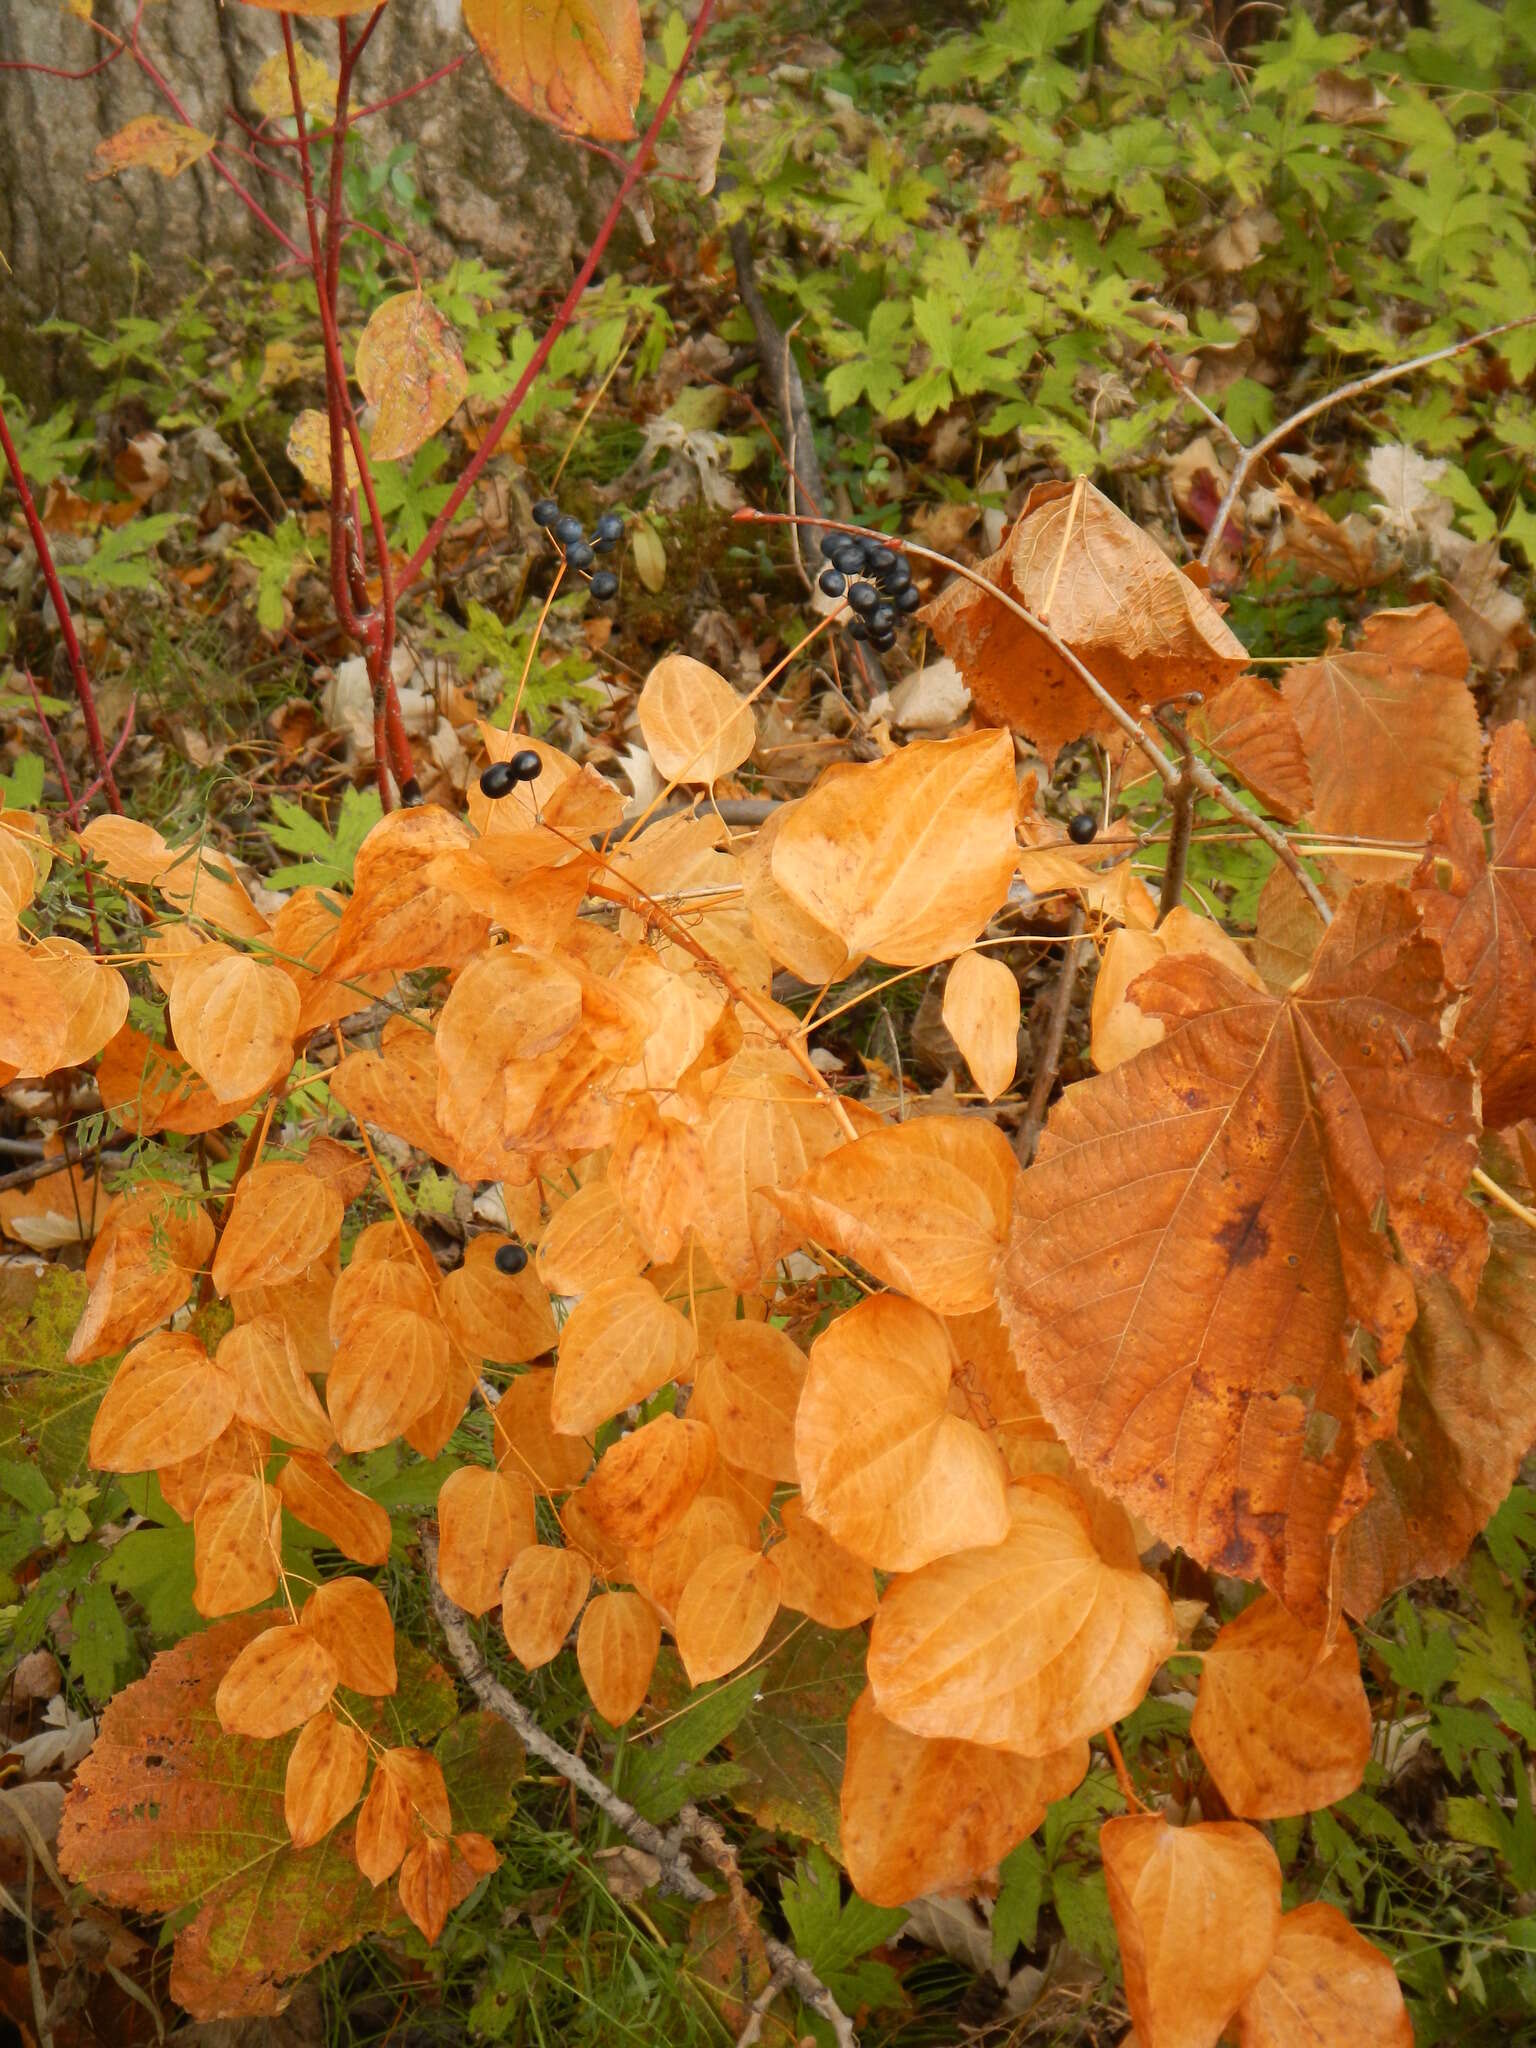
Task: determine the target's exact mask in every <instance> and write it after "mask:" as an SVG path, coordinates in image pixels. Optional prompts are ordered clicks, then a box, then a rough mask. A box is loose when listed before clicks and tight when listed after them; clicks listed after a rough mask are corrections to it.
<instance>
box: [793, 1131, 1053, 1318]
mask: <svg viewBox="0 0 1536 2048" xmlns="http://www.w3.org/2000/svg"><path fill="white" fill-rule="evenodd" d="M1018 1177H1019V1174H1018V1163H1017V1161H1016V1160H1015V1159H1014V1156H1013V1148H1012V1146H1010V1144H1009V1143H1008V1140H1007V1139H1006V1138H1005V1137H1004V1136H1003V1134H1002V1132H1001V1131H1000V1130H999V1129H998V1128H997V1126H996V1125H995V1124H992V1123H988V1122H985V1121H983V1120H982V1119H981V1118H979V1117H955V1116H922V1117H914V1118H913V1119H912V1120H911V1122H910V1123H905V1124H890V1125H887V1126H885V1127H884V1128H882V1129H880V1130H876V1131H870V1132H869V1133H868V1134H867V1135H866V1136H864V1137H862V1138H856V1139H855V1140H854V1141H853V1142H852V1143H851V1144H848V1145H841V1146H839V1147H838V1149H837V1150H836V1151H834V1152H829V1153H828V1154H827V1155H826V1156H825V1157H824V1158H822V1159H819V1160H817V1162H816V1163H815V1165H814V1166H812V1167H811V1169H810V1171H809V1172H808V1173H807V1174H806V1175H805V1176H804V1177H803V1179H801V1180H800V1181H799V1183H798V1184H797V1185H795V1186H793V1187H789V1188H785V1187H783V1186H780V1187H776V1188H774V1189H773V1190H772V1195H773V1200H774V1202H775V1204H776V1205H777V1207H778V1208H779V1209H780V1210H781V1211H782V1212H783V1213H784V1215H785V1216H786V1217H787V1218H788V1219H789V1220H790V1221H791V1222H792V1223H793V1224H795V1225H796V1227H797V1228H798V1229H799V1230H800V1231H801V1232H802V1233H803V1234H804V1236H806V1237H808V1238H814V1239H815V1241H816V1242H817V1243H818V1244H823V1245H826V1246H827V1247H828V1248H829V1249H830V1250H832V1251H837V1252H842V1253H844V1254H845V1255H846V1256H847V1257H849V1258H852V1259H857V1260H858V1262H859V1264H860V1265H861V1266H865V1267H867V1268H868V1269H869V1271H870V1272H871V1273H873V1274H874V1275H875V1276H876V1277H877V1278H878V1279H881V1280H884V1281H885V1282H886V1283H887V1284H888V1285H889V1286H891V1287H899V1288H900V1289H901V1291H902V1292H903V1293H904V1294H910V1295H911V1296H912V1297H913V1298H914V1300H917V1301H920V1302H922V1303H923V1305H924V1306H925V1307H927V1308H930V1309H933V1310H934V1311H935V1313H937V1314H939V1315H946V1316H960V1315H969V1314H971V1313H973V1312H974V1311H976V1310H979V1309H983V1308H985V1307H986V1306H987V1304H988V1303H989V1302H990V1301H991V1300H992V1296H993V1291H994V1287H995V1284H996V1277H997V1261H998V1255H999V1252H1000V1251H1001V1249H1002V1245H1003V1242H1004V1239H1005V1237H1006V1235H1007V1230H1008V1211H1009V1204H1010V1202H1011V1199H1012V1196H1013V1190H1014V1186H1015V1183H1016V1182H1017V1180H1018Z"/></svg>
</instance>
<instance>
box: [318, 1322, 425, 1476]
mask: <svg viewBox="0 0 1536 2048" xmlns="http://www.w3.org/2000/svg"><path fill="white" fill-rule="evenodd" d="M447 1372H448V1333H447V1331H446V1330H445V1329H444V1328H443V1326H442V1324H441V1323H440V1322H437V1321H435V1320H434V1319H433V1318H432V1317H430V1316H423V1315H418V1314H417V1313H416V1311H415V1310H414V1309H408V1308H389V1309H381V1310H380V1311H379V1313H378V1314H377V1315H375V1316H372V1317H370V1318H369V1319H368V1320H367V1321H366V1322H362V1323H360V1324H359V1325H358V1326H357V1327H356V1328H355V1329H354V1330H353V1331H352V1333H351V1335H350V1336H349V1337H348V1339H347V1343H346V1345H345V1347H344V1348H343V1349H342V1350H340V1351H338V1352H337V1354H336V1362H335V1364H334V1365H332V1367H331V1370H330V1373H329V1375H328V1377H327V1379H326V1382H325V1405H326V1407H327V1408H328V1409H329V1410H330V1415H331V1422H332V1424H333V1425H334V1427H335V1430H336V1441H337V1442H338V1443H339V1444H340V1445H341V1448H342V1449H343V1450H344V1451H375V1450H377V1449H378V1448H379V1446H380V1445H381V1444H387V1443H389V1442H391V1441H392V1439H393V1438H395V1437H397V1436H399V1435H400V1433H401V1431H402V1430H405V1429H408V1428H409V1427H410V1425H411V1424H412V1423H413V1422H414V1421H415V1420H416V1418H417V1416H419V1415H422V1414H425V1412H426V1410H427V1409H428V1408H430V1407H431V1406H432V1404H433V1402H434V1401H435V1400H436V1399H437V1398H438V1394H439V1391H440V1388H441V1385H442V1382H443V1380H444V1378H445V1377H446V1375H447Z"/></svg>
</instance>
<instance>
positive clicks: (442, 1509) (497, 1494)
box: [437, 1465, 536, 1614]
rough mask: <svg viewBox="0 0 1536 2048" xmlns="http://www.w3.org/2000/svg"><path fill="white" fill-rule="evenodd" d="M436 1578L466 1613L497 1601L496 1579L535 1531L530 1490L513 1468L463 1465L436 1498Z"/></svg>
mask: <svg viewBox="0 0 1536 2048" xmlns="http://www.w3.org/2000/svg"><path fill="white" fill-rule="evenodd" d="M437 1526H438V1576H439V1578H440V1579H441V1580H442V1584H443V1591H444V1592H445V1593H446V1594H447V1595H448V1597H449V1599H450V1600H452V1601H453V1602H454V1604H455V1605H456V1606H458V1607H462V1608H463V1609H464V1612H465V1613H466V1614H485V1613H486V1612H488V1610H489V1609H491V1608H492V1607H495V1606H497V1605H498V1604H499V1602H500V1600H501V1582H502V1579H503V1578H504V1577H505V1576H506V1570H507V1566H508V1565H509V1564H510V1563H511V1562H512V1560H513V1558H514V1557H515V1556H516V1555H517V1553H518V1551H520V1550H522V1549H524V1548H525V1547H526V1546H527V1545H528V1544H530V1543H532V1542H533V1540H534V1535H535V1528H536V1524H535V1519H534V1499H533V1488H532V1487H531V1486H530V1485H529V1483H528V1481H527V1480H526V1479H525V1478H524V1477H523V1476H522V1474H521V1473H519V1472H516V1471H510V1472H508V1471H502V1472H488V1471H486V1469H485V1468H484V1466H481V1465H463V1466H461V1467H460V1468H459V1470H458V1471H457V1472H454V1473H452V1474H451V1475H450V1477H449V1478H448V1479H447V1480H446V1481H445V1482H444V1485H443V1489H442V1491H441V1493H439V1495H438V1497H437Z"/></svg>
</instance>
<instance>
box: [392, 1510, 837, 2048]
mask: <svg viewBox="0 0 1536 2048" xmlns="http://www.w3.org/2000/svg"><path fill="white" fill-rule="evenodd" d="M420 1534H421V1545H422V1550H423V1553H424V1555H425V1557H426V1563H427V1583H428V1586H429V1588H430V1590H431V1594H432V1611H433V1613H434V1614H435V1615H436V1616H437V1619H438V1625H439V1627H440V1628H441V1629H442V1631H443V1639H444V1641H445V1642H446V1643H447V1645H448V1654H449V1655H450V1656H451V1657H452V1659H453V1661H454V1663H455V1664H456V1665H457V1666H458V1668H459V1672H460V1675H461V1676H462V1677H463V1680H464V1683H465V1684H466V1685H467V1686H468V1687H469V1689H470V1691H471V1692H472V1693H473V1694H474V1696H475V1698H476V1699H477V1700H478V1701H479V1702H480V1704H481V1706H483V1707H485V1708H486V1709H488V1711H489V1712H491V1713H493V1714H495V1715H497V1716H498V1717H499V1719H501V1720H503V1721H505V1722H506V1723H507V1725H508V1727H509V1728H511V1729H512V1730H513V1731H514V1732H515V1733H516V1734H517V1736H518V1738H519V1740H520V1741H521V1742H522V1744H523V1746H524V1748H525V1749H528V1750H530V1751H532V1753H533V1755H535V1756H536V1757H539V1758H540V1759H541V1760H542V1761H543V1762H544V1763H547V1764H548V1765H549V1766H550V1767H551V1769H553V1770H555V1771H558V1772H559V1774H560V1776H561V1777H562V1778H564V1779H565V1781H566V1783H567V1784H568V1785H572V1786H574V1787H575V1789H576V1790H577V1791H578V1792H580V1793H581V1794H582V1795H583V1796H584V1797H585V1798H587V1799H589V1800H590V1801H591V1803H592V1804H593V1805H594V1806H595V1807H596V1808H597V1809H598V1811H599V1812H600V1813H602V1814H604V1815H606V1817H607V1818H608V1819H609V1820H610V1821H611V1822H612V1823H613V1825H614V1826H615V1827H616V1828H617V1829H618V1830H619V1832H620V1833H621V1834H623V1835H625V1836H627V1837H628V1839H629V1840H630V1841H631V1842H633V1843H634V1845H635V1847H636V1848H637V1849H643V1850H644V1851H645V1852H646V1854H647V1855H649V1856H654V1857H655V1858H656V1861H657V1862H658V1863H659V1864H660V1865H661V1868H662V1882H663V1884H664V1886H665V1888H666V1889H667V1890H669V1891H674V1892H676V1893H677V1894H678V1895H679V1896H680V1897H682V1898H685V1899H687V1900H689V1901H690V1903H692V1904H694V1905H704V1904H707V1903H713V1902H714V1901H715V1900H716V1899H717V1898H718V1897H719V1894H718V1893H717V1892H714V1891H712V1890H711V1889H710V1887H709V1886H708V1885H707V1884H705V1882H704V1880H703V1879H702V1878H701V1877H700V1876H699V1874H698V1872H697V1871H696V1870H695V1869H694V1867H693V1864H692V1862H691V1861H690V1859H689V1857H688V1855H687V1852H686V1851H685V1850H684V1848H683V1847H682V1845H681V1842H680V1841H674V1840H672V1839H671V1838H670V1837H669V1836H667V1835H664V1834H663V1833H662V1831H661V1829H660V1828H658V1827H655V1826H653V1825H652V1823H651V1822H650V1821H648V1820H647V1819H646V1818H645V1816H644V1815H643V1814H641V1813H639V1812H638V1811H637V1810H636V1809H635V1808H634V1807H633V1806H631V1805H630V1803H629V1801H628V1800H627V1799H624V1798H622V1797H621V1796H620V1795H619V1794H618V1793H617V1792H615V1791H614V1789H613V1787H612V1786H611V1785H610V1784H608V1783H607V1782H606V1780H604V1779H602V1778H600V1777H599V1776H598V1775H597V1773H596V1771H594V1770H592V1769H591V1768H590V1766H588V1765H587V1764H584V1763H583V1762H582V1760H581V1758H580V1757H579V1756H576V1755H574V1754H573V1753H572V1752H571V1751H570V1750H568V1749H567V1748H566V1747H565V1746H564V1744H563V1743H559V1742H557V1741H556V1740H555V1738H554V1737H553V1736H552V1735H551V1734H549V1733H548V1732H547V1731H546V1730H545V1729H544V1728H543V1727H542V1726H541V1724H540V1723H539V1722H538V1721H536V1720H535V1719H534V1717H533V1715H532V1714H530V1713H529V1711H528V1709H527V1708H526V1707H525V1706H524V1705H523V1704H522V1702H521V1701H520V1700H519V1699H517V1698H516V1697H515V1696H514V1695H513V1694H512V1693H511V1692H509V1691H508V1690H507V1688H506V1686H504V1685H503V1684H502V1683H501V1681H500V1680H499V1679H498V1678H496V1677H495V1676H494V1675H493V1674H492V1672H491V1671H490V1669H489V1667H488V1666H487V1664H486V1661H485V1659H484V1657H483V1656H482V1655H481V1654H480V1648H479V1645H478V1644H477V1643H476V1641H475V1638H474V1635H473V1634H472V1632H471V1630H470V1627H469V1624H468V1622H467V1621H466V1620H465V1618H464V1615H463V1614H462V1613H461V1612H460V1610H459V1609H458V1608H457V1607H456V1606H455V1605H454V1603H453V1602H452V1601H451V1600H450V1599H449V1598H448V1595H447V1594H446V1593H445V1592H444V1591H443V1588H442V1585H441V1582H440V1581H439V1579H438V1576H437V1538H436V1536H435V1534H434V1533H433V1531H432V1530H431V1529H430V1528H425V1527H423V1528H422V1529H421V1531H420ZM700 1853H701V1854H702V1855H703V1856H704V1858H705V1860H706V1861H707V1862H711V1863H714V1862H715V1858H716V1856H717V1855H718V1853H719V1852H718V1849H717V1848H715V1847H714V1845H712V1844H711V1843H710V1842H709V1841H708V1840H705V1839H703V1836H702V1834H701V1836H700ZM727 1856H729V1851H727ZM716 1867H717V1868H718V1867H719V1865H718V1864H716ZM723 1874H725V1873H724V1872H722V1875H723ZM763 1947H764V1950H765V1952H766V1954H767V1957H768V1962H769V1966H770V1967H771V1968H772V1969H773V1970H774V1971H775V1972H778V1971H781V1970H782V1971H783V1972H784V1974H785V1980H786V1982H788V1983H791V1984H793V1985H794V1987H795V1990H796V1992H797V1993H798V1995H799V1997H800V1999H801V2000H802V2002H803V2003H804V2004H805V2005H806V2006H807V2007H808V2008H809V2010H810V2011H812V2012H814V2013H818V2014H819V2015H820V2016H821V2018H822V2019H824V2020H825V2021H826V2022H827V2024H828V2026H830V2027H831V2029H832V2032H833V2034H834V2035H835V2036H836V2038H837V2041H838V2044H839V2048H858V2036H857V2035H856V2034H855V2033H854V2031H853V2023H852V2021H851V2020H850V2019H849V2018H848V2015H847V2014H846V2013H845V2012H844V2011H843V2009H842V2007H841V2006H840V2005H839V2004H838V2002H837V2000H836V1999H835V1998H834V1997H833V1996H832V1993H831V1992H830V1991H829V1990H828V1989H827V1987H826V1985H825V1984H823V1982H822V1981H821V1979H820V1977H818V1976H817V1974H816V1972H815V1971H814V1970H813V1969H812V1968H811V1966H810V1964H809V1963H808V1962H806V1961H805V1960H804V1959H803V1957H801V1956H798V1955H796V1953H795V1951H794V1950H793V1949H792V1948H790V1947H789V1945H788V1944H787V1943H786V1942H782V1941H779V1940H777V1939H775V1937H774V1936H773V1935H766V1936H765V1937H764V1941H763Z"/></svg>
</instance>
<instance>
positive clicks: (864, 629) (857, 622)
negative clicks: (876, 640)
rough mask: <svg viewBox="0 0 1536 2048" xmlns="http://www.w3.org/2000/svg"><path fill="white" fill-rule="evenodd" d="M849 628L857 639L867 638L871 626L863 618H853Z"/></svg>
mask: <svg viewBox="0 0 1536 2048" xmlns="http://www.w3.org/2000/svg"><path fill="white" fill-rule="evenodd" d="M848 630H849V632H850V633H851V634H852V635H853V637H854V639H855V640H867V639H868V638H869V628H868V626H866V625H865V623H864V621H863V620H862V619H853V620H851V621H850V623H849V626H848Z"/></svg>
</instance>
